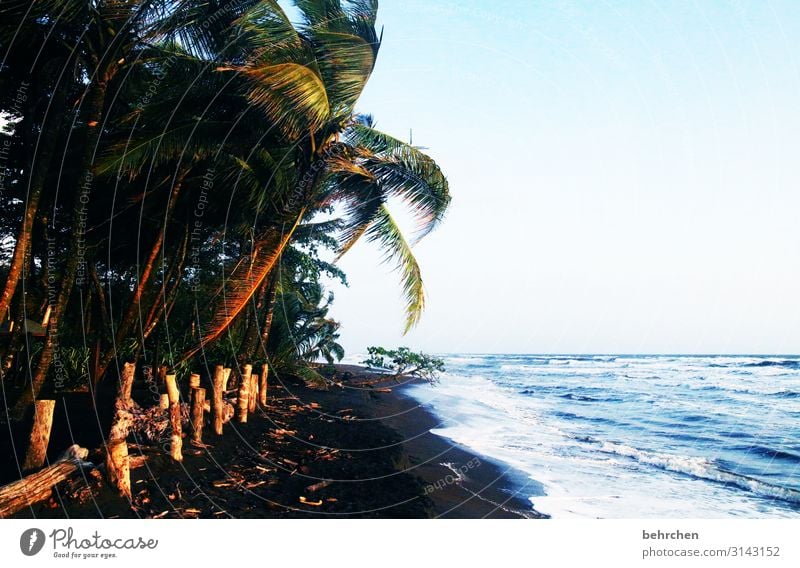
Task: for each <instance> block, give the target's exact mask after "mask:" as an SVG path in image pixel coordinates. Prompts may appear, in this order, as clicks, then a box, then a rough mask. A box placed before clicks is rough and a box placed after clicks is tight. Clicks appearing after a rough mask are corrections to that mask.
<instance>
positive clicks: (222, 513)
mask: <svg viewBox="0 0 800 568" xmlns="http://www.w3.org/2000/svg"><path fill="white" fill-rule="evenodd" d="M374 377H375V375H372V374H370V373H368V372H367V371H366V370H364V369H362V368H360V367H354V366H338V367H337V379H336V380H339V381H340V384H341V386H334V387H332V388H331V389H329V390H327V391H321V390H316V389H310V388H308V387H306V386H304V385H302V384H299V383H297V382H295V381H291V380H288V379H287V380H280V381H273V384H271V385H270V390H269V397H268V398H269V402H268V405H267V408H266V409H263V410H262V409H259V410H258V411H256V413H255V414H253V415H251V416H250V418H249V420H248V422H247V423H246V424H238V423H236V422H235V421H231V422H229V423H228V424H226V425H225V433H224V435H223V436H222V437H216V436H215V435H214V434H213V433H212V432H209V431H208V429H207V430H206V433H205V435H204V441H205V442H206V443H207V444H208V446H207V447H206V448H192V447H191V446H190V445H189V444H188V440H187V441H185V446H184V447H185V451H184V460H183V462H182V463H180V464H178V463H175V462H173V461H172V460H171V459H170V458H169V456H168V455H167V454H166V453H165V452H163V451H161V450H158V449H156V448H153V447H152V446H148V445H142V446H141V447H136V446H135V445H132V449H131V455H145V456H147V461H146V462H145V465H143V466H141V467H137V468H136V469H134V470H133V471H132V474H131V478H132V487H133V504H132V506H130V504H128V503H127V502H123V501H122V500H120V498H118V497H117V496H116V495H114V494H113V493H112V491H111V490H110V489H109V488H108V487H107V486H106V485H105V484H104V483H102V482H101V481H99V480H101V476H100V475H99V472H98V470H94V471H91V472H88V473H87V474H86V475H85V476H84V477H83V478H79V479H75V480H73V481H72V482H69V483H65V484H63V485H61V486H59V487H58V488H57V490H56V491H55V492H54V495H53V497H52V498H51V499H50V501H49V502H44V503H41V504H40V505H37V506H35V507H33V508H31V509H28V510H25V511H22V512H20V513H18V514H17V516H18V517H32V516H35V517H54V518H64V517H70V518H87V517H88V518H97V517H116V518H131V517H133V518H135V517H142V518H153V517H156V518H195V517H200V518H285V517H290V518H291V517H305V518H308V517H316V518H324V517H345V518H432V517H443V518H538V517H542V515H540V514H539V513H537V512H536V511H534V510H533V509H532V507H531V503H530V501H529V500H528V497H529V496H530V495H536V494H539V493H540V491H541V489H540V487H538V486H537V484H536V483H535V482H533V481H531V480H530V479H528V478H527V477H526V476H524V475H522V474H520V473H519V472H516V471H514V470H512V469H509V468H508V467H507V466H504V465H502V464H499V463H494V462H492V461H491V460H489V459H487V458H485V457H483V456H479V455H476V454H474V453H472V452H470V451H468V450H467V449H465V448H463V447H460V446H458V445H456V444H453V443H452V442H450V441H449V440H446V439H444V438H442V437H439V436H437V435H435V434H432V433H430V430H431V429H434V428H436V427H437V426H438V421H437V419H436V418H435V416H434V415H432V414H431V413H430V412H429V411H428V410H426V409H425V408H423V407H420V406H419V405H418V404H417V403H416V402H415V401H414V400H413V399H411V398H410V397H408V396H406V395H404V394H403V388H404V387H403V386H402V385H396V384H394V383H392V384H391V385H386V384H380V383H379V384H376V385H373V386H372V387H359V386H355V383H359V382H361V381H364V380H366V379H370V378H374ZM432 388H435V387H432ZM86 406H87V405H86V402H85V401H83V402H81V400H80V397H76V400H74V401H69V403H68V404H66V405H62V408H61V409H60V411H59V412H57V414H56V424H55V425H54V434H53V438H52V440H51V448H50V450H51V454H52V457H55V456H56V455H57V454H58V453H59V452H60V451H62V450H63V448H64V447H66V446H67V445H69V444H70V443H72V437H73V436H74V435H75V431H76V429H77V428H78V427H79V426H80V429H84V430H85V429H88V430H91V425H90V424H89V425H87V423H86V422H87V420H88V419H87V416H92V413H91V412H87V410H88V409H87V407H86ZM82 407H83V408H82ZM67 414H69V416H70V420H69V422H70V424H68V423H67V422H68V420H67V416H66V415H67ZM92 419H93V421H94V422H98V421H97V419H96V418H93V416H92ZM79 422H80V424H79ZM89 422H91V420H89ZM100 422H101V423H102V422H103V420H102V417H101V420H100ZM94 429H95V432H99V430H98V427H97V426H95V427H94ZM4 436H5V439H4V441H3V443H4V445H9V441H8V440H7V436H8V434H7V433H6V434H4ZM74 441H75V442H77V443H79V444H81V445H84V446H87V447H90V448H91V447H94V448H95V450H94V451H93V452H92V453H91V454H90V456H89V460H90V461H92V462H93V463H102V455H101V453H100V451H99V447H100V446H101V438H100V437H99V436H97V437H96V439H95V440H93V441H94V442H95V443H94V444H90V443H87V442H86V441H85V440H84V439H81V438H79V437H77V436H75V439H74ZM18 449H19V448H18ZM9 455H13V453H9ZM8 466H12V467H11V468H9V467H8ZM13 469H14V468H13V464H7V466H6V468H5V471H4V472H3V482H4V483H7V482H9V481H12V480H14V479H15V478H16V477H18V474H16V475H15V473H14V471H13ZM87 487H92V490H91V491H89V490H88V489H87Z"/></svg>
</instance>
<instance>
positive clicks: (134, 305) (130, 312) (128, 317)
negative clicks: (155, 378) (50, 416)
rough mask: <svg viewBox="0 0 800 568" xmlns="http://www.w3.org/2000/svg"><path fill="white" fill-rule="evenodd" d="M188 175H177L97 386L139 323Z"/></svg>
mask: <svg viewBox="0 0 800 568" xmlns="http://www.w3.org/2000/svg"><path fill="white" fill-rule="evenodd" d="M188 173H189V169H188V168H183V169H181V170H180V171H179V172H178V174H177V177H176V179H175V184H174V185H173V187H172V192H171V193H170V196H169V201H168V202H167V210H166V213H165V214H164V226H163V227H162V229H161V230H160V231H159V232H158V237H157V238H156V241H155V242H154V243H153V247H152V248H151V249H150V255H149V256H148V257H147V262H145V265H144V269H143V270H142V276H141V277H140V278H139V282H138V283H137V285H136V290H135V291H134V293H133V298H132V299H131V301H130V303H129V304H128V309H127V310H126V311H125V315H124V316H123V318H122V320H121V321H120V323H119V327H117V332H116V334H114V345H112V346H111V347H110V348H109V349H108V350H107V351H106V352H105V353H104V354H103V357H102V358H101V359H100V364H99V366H98V371H97V373H98V374H97V377H96V378H95V384H97V383H98V382H100V380H101V379H102V378H103V375H105V372H106V370H107V369H108V366H109V364H111V361H112V359H114V356H115V355H116V346H117V345H119V344H120V343H122V342H123V341H124V340H125V337H126V336H127V335H128V334H129V333H130V332H131V330H132V329H133V326H134V324H135V323H136V321H137V315H139V312H140V311H141V301H142V294H143V293H144V290H145V288H146V287H147V285H148V284H149V282H150V278H151V277H152V275H153V267H154V266H155V262H156V258H157V257H158V255H159V253H160V252H161V248H162V246H163V244H164V237H165V235H166V233H167V226H168V225H169V222H170V219H171V218H172V211H173V210H174V209H175V202H176V201H177V200H178V196H179V195H180V192H181V187H182V186H183V181H184V179H185V178H186V175H187V174H188Z"/></svg>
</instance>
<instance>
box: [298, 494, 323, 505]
mask: <svg viewBox="0 0 800 568" xmlns="http://www.w3.org/2000/svg"><path fill="white" fill-rule="evenodd" d="M300 502H301V503H302V504H303V505H311V506H312V507H319V506H320V505H322V500H321V499H320V500H319V501H309V500H308V499H306V498H305V497H304V496H303V495H301V496H300Z"/></svg>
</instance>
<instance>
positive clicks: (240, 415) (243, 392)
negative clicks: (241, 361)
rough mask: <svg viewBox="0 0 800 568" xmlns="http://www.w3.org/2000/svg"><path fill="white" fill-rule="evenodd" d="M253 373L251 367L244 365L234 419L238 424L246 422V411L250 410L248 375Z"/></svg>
mask: <svg viewBox="0 0 800 568" xmlns="http://www.w3.org/2000/svg"><path fill="white" fill-rule="evenodd" d="M252 372H253V366H252V365H245V366H244V371H243V372H242V380H241V383H240V384H239V400H238V401H237V402H236V418H237V420H239V422H240V423H242V424H244V423H245V422H247V411H248V409H249V408H250V374H251V373H252Z"/></svg>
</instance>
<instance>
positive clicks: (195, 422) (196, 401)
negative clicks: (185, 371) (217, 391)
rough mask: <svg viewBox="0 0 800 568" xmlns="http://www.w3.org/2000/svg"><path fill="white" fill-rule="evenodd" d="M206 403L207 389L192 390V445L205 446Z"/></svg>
mask: <svg viewBox="0 0 800 568" xmlns="http://www.w3.org/2000/svg"><path fill="white" fill-rule="evenodd" d="M198 376H199V375H198ZM205 403H206V389H201V388H200V387H194V388H193V389H192V443H193V444H195V445H198V446H201V445H203V418H204V416H203V407H204V406H205Z"/></svg>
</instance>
